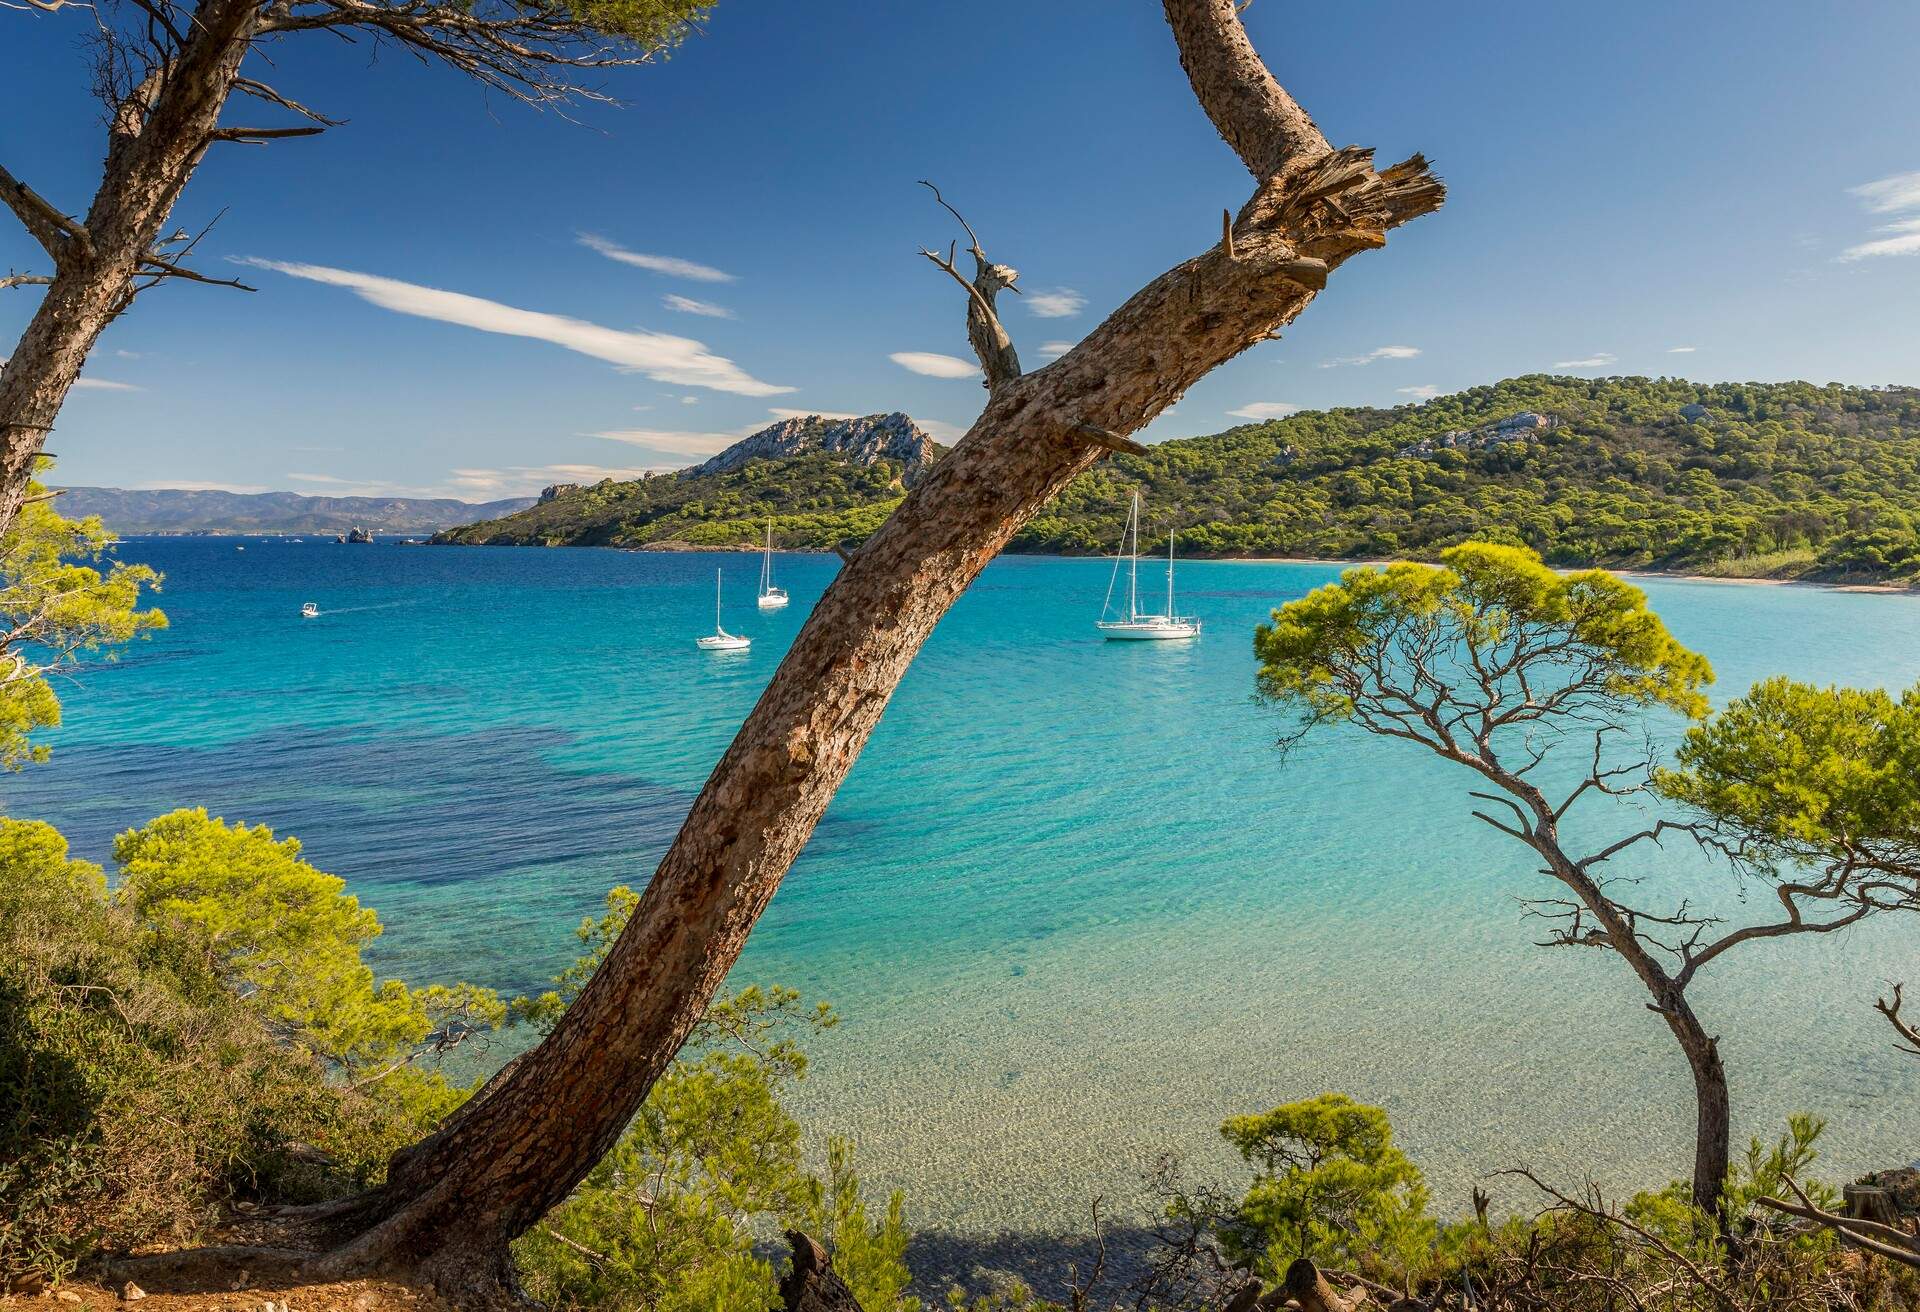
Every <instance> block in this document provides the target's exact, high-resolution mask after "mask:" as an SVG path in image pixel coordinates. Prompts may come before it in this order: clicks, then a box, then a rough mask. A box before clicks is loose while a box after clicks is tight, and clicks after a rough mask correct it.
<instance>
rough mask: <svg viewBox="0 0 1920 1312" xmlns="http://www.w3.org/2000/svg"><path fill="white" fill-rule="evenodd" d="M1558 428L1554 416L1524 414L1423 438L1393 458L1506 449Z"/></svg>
mask: <svg viewBox="0 0 1920 1312" xmlns="http://www.w3.org/2000/svg"><path fill="white" fill-rule="evenodd" d="M1559 426H1560V420H1559V419H1558V418H1556V417H1555V416H1553V415H1543V414H1540V413H1538V412H1536V411H1533V410H1522V411H1521V412H1520V413H1519V414H1517V415H1508V416H1507V417H1506V418H1505V419H1502V420H1500V421H1499V422H1498V423H1493V424H1482V425H1481V426H1480V427H1479V428H1456V429H1452V430H1450V431H1448V432H1445V433H1442V434H1440V435H1439V436H1438V437H1427V438H1422V439H1421V440H1420V441H1418V442H1414V443H1412V444H1411V445H1408V446H1403V447H1401V448H1400V449H1399V450H1398V451H1395V452H1394V455H1396V456H1400V457H1402V458H1404V457H1407V456H1414V457H1422V458H1424V457H1427V456H1434V455H1438V454H1439V453H1440V452H1442V451H1484V450H1486V449H1487V448H1488V447H1494V446H1505V445H1506V444H1507V443H1509V442H1523V441H1525V440H1526V439H1528V438H1530V437H1537V436H1539V435H1540V434H1541V433H1544V432H1547V431H1548V430H1549V429H1554V428H1558V427H1559Z"/></svg>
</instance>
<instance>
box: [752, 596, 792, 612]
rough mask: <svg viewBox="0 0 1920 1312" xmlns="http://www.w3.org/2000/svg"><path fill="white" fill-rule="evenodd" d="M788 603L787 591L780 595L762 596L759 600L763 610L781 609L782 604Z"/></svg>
mask: <svg viewBox="0 0 1920 1312" xmlns="http://www.w3.org/2000/svg"><path fill="white" fill-rule="evenodd" d="M786 604H787V596H786V594H785V593H781V594H780V595H778V596H767V597H762V598H760V600H759V602H758V605H759V607H760V609H761V610H779V609H780V608H781V607H782V606H784V605H786Z"/></svg>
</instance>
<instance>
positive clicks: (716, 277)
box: [579, 232, 734, 282]
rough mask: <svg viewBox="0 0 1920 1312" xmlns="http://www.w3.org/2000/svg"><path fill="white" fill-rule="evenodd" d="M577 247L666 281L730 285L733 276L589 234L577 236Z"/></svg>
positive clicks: (708, 265) (707, 266)
mask: <svg viewBox="0 0 1920 1312" xmlns="http://www.w3.org/2000/svg"><path fill="white" fill-rule="evenodd" d="M579 240H580V244H581V245H582V246H585V247H586V248H587V249H588V250H590V251H598V252H599V253H600V254H602V255H604V256H606V257H607V258H608V259H610V260H617V261H619V262H620V263H621V264H630V265H632V266H633V267H634V268H636V269H646V270H648V271H649V272H651V273H664V274H666V275H667V276H668V277H669V278H688V279H691V280H692V281H694V282H732V281H733V280H734V278H733V275H732V274H730V273H727V272H725V271H724V270H721V269H716V268H714V267H713V266H712V265H711V264H697V263H695V262H694V261H692V260H683V259H681V258H679V257H678V256H675V255H648V254H645V253H644V252H642V251H630V250H628V249H627V248H626V247H625V246H622V245H621V244H620V243H619V242H615V241H608V240H607V239H606V238H605V237H600V236H596V235H595V234H593V233H591V232H583V233H581V234H580V238H579Z"/></svg>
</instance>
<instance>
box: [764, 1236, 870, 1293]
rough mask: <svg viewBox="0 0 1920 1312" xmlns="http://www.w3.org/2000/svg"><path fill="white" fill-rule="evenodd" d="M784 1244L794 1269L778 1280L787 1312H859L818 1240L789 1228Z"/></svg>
mask: <svg viewBox="0 0 1920 1312" xmlns="http://www.w3.org/2000/svg"><path fill="white" fill-rule="evenodd" d="M787 1243H788V1244H790V1245H791V1246H792V1247H793V1270H791V1271H789V1272H788V1273H787V1274H786V1276H785V1277H783V1278H782V1279H781V1281H780V1306H781V1307H783V1308H785V1309H786V1312H862V1309H861V1307H860V1300H858V1299H856V1298H855V1297H854V1296H853V1291H852V1290H851V1289H849V1288H847V1282H846V1281H844V1280H842V1279H841V1278H840V1277H839V1276H838V1275H836V1274H835V1273H834V1270H833V1264H832V1262H831V1261H830V1260H829V1259H828V1257H827V1250H826V1249H825V1248H823V1247H821V1246H820V1244H819V1242H818V1241H816V1240H814V1239H812V1238H811V1237H809V1236H807V1235H803V1234H801V1233H800V1232H799V1231H798V1230H789V1231H787Z"/></svg>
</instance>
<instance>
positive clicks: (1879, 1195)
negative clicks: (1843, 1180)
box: [1845, 1184, 1900, 1226]
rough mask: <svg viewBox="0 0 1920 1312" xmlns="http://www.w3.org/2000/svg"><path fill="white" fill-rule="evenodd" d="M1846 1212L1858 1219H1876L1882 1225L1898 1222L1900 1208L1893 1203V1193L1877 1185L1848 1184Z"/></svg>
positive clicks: (1895, 1224) (1897, 1223)
mask: <svg viewBox="0 0 1920 1312" xmlns="http://www.w3.org/2000/svg"><path fill="white" fill-rule="evenodd" d="M1845 1197H1846V1200H1847V1205H1846V1212H1847V1215H1848V1216H1851V1217H1853V1218H1854V1219H1856V1220H1860V1221H1878V1222H1880V1224H1882V1225H1892V1226H1897V1225H1899V1224H1900V1210H1899V1209H1898V1208H1897V1207H1895V1206H1894V1205H1893V1195H1892V1193H1890V1192H1889V1191H1887V1190H1885V1189H1882V1188H1881V1187H1880V1186H1879V1185H1871V1184H1850V1185H1848V1186H1847V1187H1846V1190H1845Z"/></svg>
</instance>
